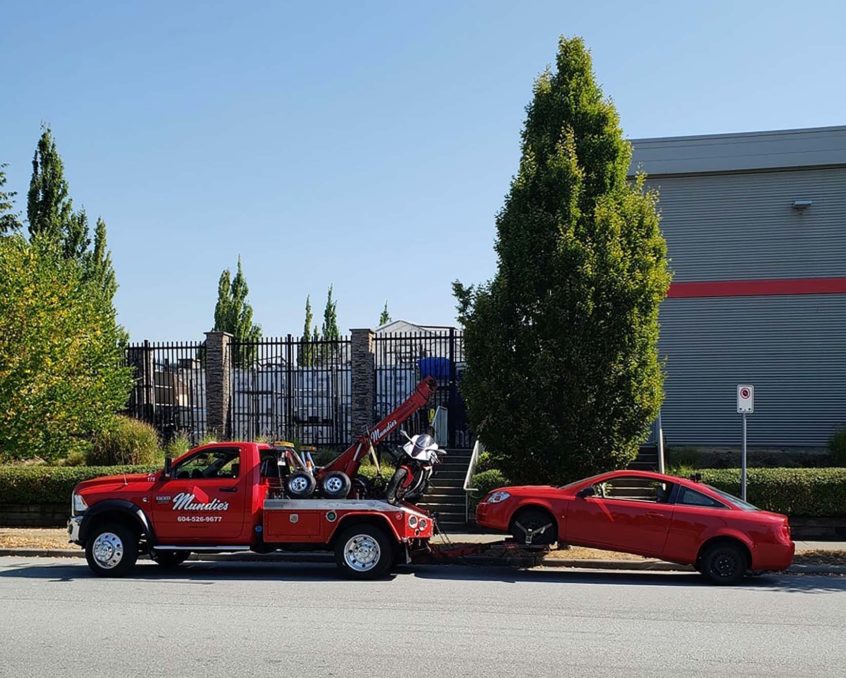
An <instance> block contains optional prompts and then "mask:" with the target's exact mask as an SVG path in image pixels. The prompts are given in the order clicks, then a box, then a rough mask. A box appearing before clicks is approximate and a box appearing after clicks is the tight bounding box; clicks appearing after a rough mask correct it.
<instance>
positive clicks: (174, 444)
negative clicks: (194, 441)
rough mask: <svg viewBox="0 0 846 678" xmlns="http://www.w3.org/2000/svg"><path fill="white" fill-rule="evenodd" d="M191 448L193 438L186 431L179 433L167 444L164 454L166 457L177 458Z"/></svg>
mask: <svg viewBox="0 0 846 678" xmlns="http://www.w3.org/2000/svg"><path fill="white" fill-rule="evenodd" d="M190 449H191V439H190V438H189V437H188V436H187V435H186V434H185V433H179V434H178V435H176V436H175V437H174V438H173V439H171V441H170V442H169V443H168V444H167V445H165V448H164V454H165V456H166V457H171V458H172V459H176V458H177V457H181V456H182V455H183V454H185V453H186V452H187V451H188V450H190Z"/></svg>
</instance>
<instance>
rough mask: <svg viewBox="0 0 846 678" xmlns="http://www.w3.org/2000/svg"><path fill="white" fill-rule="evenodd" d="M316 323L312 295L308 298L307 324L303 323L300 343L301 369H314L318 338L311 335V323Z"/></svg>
mask: <svg viewBox="0 0 846 678" xmlns="http://www.w3.org/2000/svg"><path fill="white" fill-rule="evenodd" d="M312 322H314V313H312V311H311V295H308V296H306V303H305V322H304V323H303V336H302V341H301V343H300V351H299V353H298V354H297V362H298V364H299V365H300V367H312V366H313V365H314V354H315V351H314V345H313V344H312V342H313V341H316V340H317V337H316V336H312V334H311V323H312Z"/></svg>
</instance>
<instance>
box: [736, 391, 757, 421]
mask: <svg viewBox="0 0 846 678" xmlns="http://www.w3.org/2000/svg"><path fill="white" fill-rule="evenodd" d="M754 411H755V387H754V386H752V384H738V385H737V413H738V414H752V413H753V412H754Z"/></svg>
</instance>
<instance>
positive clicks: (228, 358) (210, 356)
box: [206, 332, 232, 439]
mask: <svg viewBox="0 0 846 678" xmlns="http://www.w3.org/2000/svg"><path fill="white" fill-rule="evenodd" d="M231 347H232V335H231V334H229V332H206V432H207V433H210V434H212V435H215V436H219V437H220V438H222V439H227V438H229V437H230V435H231V429H230V425H229V424H230V420H229V403H230V400H231V398H232V384H231V380H232V370H231V362H232V351H231Z"/></svg>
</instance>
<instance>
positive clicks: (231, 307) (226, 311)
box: [214, 257, 261, 367]
mask: <svg viewBox="0 0 846 678" xmlns="http://www.w3.org/2000/svg"><path fill="white" fill-rule="evenodd" d="M249 292H250V288H249V287H248V285H247V278H246V276H245V275H244V269H243V267H242V265H241V257H238V268H237V269H236V271H235V277H234V278H233V277H232V274H231V273H230V272H229V270H228V269H225V270H224V271H223V272H222V273H221V274H220V279H219V280H218V284H217V303H216V304H215V308H214V330H215V331H216V332H229V333H230V334H232V335H233V336H234V337H235V341H236V342H238V343H246V344H247V345H242V346H238V347H236V349H235V350H234V351H233V359H234V360H235V364H236V365H238V366H239V367H248V366H250V365H252V363H253V362H254V360H255V356H256V347H255V346H251V345H249V342H256V341H258V340H259V339H261V327H260V326H259V325H257V324H255V323H254V322H253V307H252V306H251V305H250V304H249V303H247V295H248V294H249Z"/></svg>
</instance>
